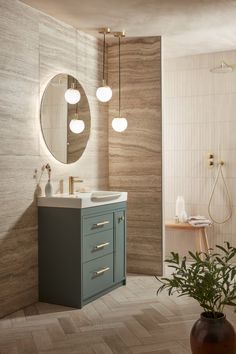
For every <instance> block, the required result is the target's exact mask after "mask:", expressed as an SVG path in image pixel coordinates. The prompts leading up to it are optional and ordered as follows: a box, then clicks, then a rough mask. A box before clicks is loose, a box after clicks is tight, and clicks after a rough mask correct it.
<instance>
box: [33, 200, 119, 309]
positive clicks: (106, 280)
mask: <svg viewBox="0 0 236 354" xmlns="http://www.w3.org/2000/svg"><path fill="white" fill-rule="evenodd" d="M38 218H39V239H38V242H39V254H38V257H39V300H40V301H43V302H49V303H54V304H59V305H64V306H71V307H75V308H81V307H82V306H83V305H84V304H86V303H88V302H90V301H92V300H94V299H96V298H98V297H99V296H101V295H103V294H105V293H107V292H109V291H111V290H112V289H114V288H116V287H118V286H121V285H124V284H125V283H126V257H125V253H126V250H125V248H126V246H125V241H126V203H125V202H120V203H113V204H107V205H100V206H95V207H89V208H82V209H79V208H60V207H59V208H58V207H45V206H39V207H38Z"/></svg>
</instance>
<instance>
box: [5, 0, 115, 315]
mask: <svg viewBox="0 0 236 354" xmlns="http://www.w3.org/2000/svg"><path fill="white" fill-rule="evenodd" d="M0 46H1V50H0V92H1V95H0V126H1V129H0V141H1V143H0V200H1V208H0V253H1V257H0V263H1V265H0V316H3V315H5V314H7V313H10V312H13V311H15V310H17V309H19V308H21V307H23V306H26V305H29V304H30V303H33V302H35V301H37V299H38V290H37V289H38V285H37V283H38V280H37V204H36V198H35V189H36V184H37V179H35V178H34V174H35V172H34V171H35V169H37V170H38V174H37V178H38V177H39V174H40V169H41V166H42V164H44V163H46V162H49V163H50V164H51V167H52V180H53V184H54V188H55V190H57V188H58V185H59V180H60V179H63V180H64V188H65V191H66V190H67V188H68V176H69V175H76V176H77V175H79V176H80V177H81V178H83V179H84V180H85V183H86V184H88V185H89V186H90V187H91V188H94V189H96V188H100V189H107V188H108V124H107V122H108V108H107V107H104V106H102V105H100V104H99V103H98V102H97V100H96V99H95V92H96V88H97V86H98V84H99V83H100V80H101V78H102V67H101V63H100V62H99V60H100V59H101V58H102V45H101V43H100V41H98V40H97V39H96V38H93V37H91V36H89V35H87V34H84V33H82V32H79V31H77V30H76V29H74V28H72V27H71V26H68V25H66V24H64V23H62V22H60V21H58V20H56V19H54V18H52V17H50V16H47V15H45V14H43V13H42V12H39V11H37V10H35V9H33V8H31V7H29V6H27V5H25V4H23V3H21V2H19V1H17V0H8V1H7V0H1V1H0ZM59 72H66V73H68V74H72V75H74V76H75V77H77V78H78V80H79V81H80V82H81V84H82V86H83V87H84V89H85V92H86V94H87V95H88V100H89V105H90V110H91V117H92V118H91V119H92V121H91V126H92V128H91V135H90V140H89V142H88V145H87V149H86V151H85V152H84V154H83V155H82V158H81V159H80V160H79V161H78V162H76V163H74V164H71V165H64V164H62V163H60V162H58V161H56V160H55V159H54V158H53V157H52V155H51V154H50V152H49V151H48V150H47V148H46V146H45V143H44V141H43V138H42V135H41V133H40V120H39V108H40V97H41V96H42V93H43V90H44V88H45V86H46V84H47V82H48V81H49V80H50V79H51V78H52V77H53V76H54V75H55V74H57V73H59ZM45 183H46V176H44V177H43V178H42V183H41V186H42V189H43V188H44V184H45Z"/></svg>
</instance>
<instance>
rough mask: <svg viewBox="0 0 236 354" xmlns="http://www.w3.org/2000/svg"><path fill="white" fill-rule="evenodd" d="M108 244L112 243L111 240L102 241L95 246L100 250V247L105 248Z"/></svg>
mask: <svg viewBox="0 0 236 354" xmlns="http://www.w3.org/2000/svg"><path fill="white" fill-rule="evenodd" d="M108 245H110V242H105V243H101V244H100V245H97V246H95V247H94V248H95V249H96V250H98V249H100V248H103V247H105V246H108Z"/></svg>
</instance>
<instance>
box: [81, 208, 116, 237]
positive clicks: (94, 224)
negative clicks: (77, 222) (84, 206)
mask: <svg viewBox="0 0 236 354" xmlns="http://www.w3.org/2000/svg"><path fill="white" fill-rule="evenodd" d="M109 229H113V214H112V213H110V214H104V215H100V216H92V217H90V218H86V219H84V229H83V232H84V235H91V234H94V233H96V232H100V231H105V230H109Z"/></svg>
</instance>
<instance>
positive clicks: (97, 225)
mask: <svg viewBox="0 0 236 354" xmlns="http://www.w3.org/2000/svg"><path fill="white" fill-rule="evenodd" d="M109 223H110V221H108V220H106V221H102V222H98V223H97V224H94V226H95V227H100V226H104V225H107V224H109Z"/></svg>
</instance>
